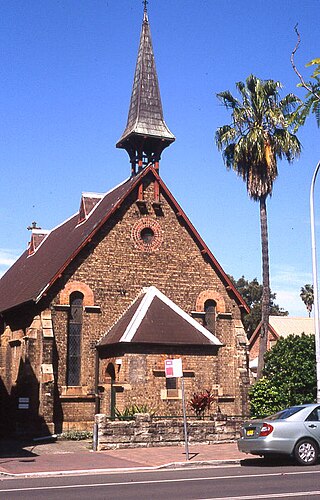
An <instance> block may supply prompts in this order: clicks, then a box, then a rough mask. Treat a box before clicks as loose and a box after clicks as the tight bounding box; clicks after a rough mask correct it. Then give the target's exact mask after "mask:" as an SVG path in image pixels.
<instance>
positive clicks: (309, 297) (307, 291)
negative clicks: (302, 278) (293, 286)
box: [300, 285, 314, 318]
mask: <svg viewBox="0 0 320 500" xmlns="http://www.w3.org/2000/svg"><path fill="white" fill-rule="evenodd" d="M300 297H301V300H302V302H303V303H304V305H305V306H306V308H307V311H308V313H309V318H310V315H311V311H312V306H313V303H314V297H313V285H304V286H302V287H301V293H300Z"/></svg>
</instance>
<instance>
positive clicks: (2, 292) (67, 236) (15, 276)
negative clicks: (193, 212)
mask: <svg viewBox="0 0 320 500" xmlns="http://www.w3.org/2000/svg"><path fill="white" fill-rule="evenodd" d="M149 174H150V175H153V176H154V178H155V179H156V180H157V181H158V183H159V186H160V189H161V190H162V192H163V194H164V195H165V196H166V197H167V199H168V201H169V203H171V205H172V207H173V209H174V210H175V212H176V214H177V216H178V217H179V218H180V220H182V221H183V222H184V224H185V226H186V227H187V229H188V231H189V233H190V234H191V236H192V237H193V239H194V240H195V241H196V243H197V245H198V246H199V248H200V250H201V252H202V254H203V255H206V258H207V259H208V260H209V261H210V262H211V265H212V266H213V267H214V269H215V271H216V272H217V274H218V275H219V276H220V278H221V280H222V281H223V283H224V284H225V286H226V288H227V290H228V291H229V293H231V294H232V295H233V296H234V298H235V300H236V302H237V303H238V305H239V307H242V308H244V310H245V311H247V312H248V311H249V308H248V306H247V304H246V302H245V301H244V299H243V298H242V297H241V295H240V294H239V292H238V291H237V290H236V288H235V286H234V285H233V283H232V282H231V280H230V278H229V277H228V275H227V274H226V273H225V272H224V270H223V269H222V267H221V266H220V264H219V263H218V261H217V260H216V259H215V257H214V256H213V254H212V253H211V251H210V250H209V248H208V247H207V246H206V244H205V243H204V241H203V240H202V238H201V237H200V235H199V234H198V232H197V231H196V229H195V228H194V226H193V225H192V223H191V222H190V220H189V219H188V217H187V216H186V214H185V213H184V212H183V210H182V209H181V207H180V205H179V204H178V203H177V201H176V200H175V198H174V197H173V195H172V194H171V192H170V191H169V189H168V188H167V186H166V185H165V184H164V182H163V180H162V179H161V178H160V176H159V175H158V173H157V171H156V169H155V168H154V167H153V166H152V165H149V166H148V167H146V168H144V169H143V170H142V171H141V172H140V173H139V174H137V175H135V176H133V177H131V178H130V179H128V180H126V181H125V182H123V183H122V184H120V185H119V186H117V187H115V188H114V189H113V190H111V191H109V192H108V193H106V194H105V195H103V196H99V198H98V199H97V201H96V203H95V204H94V207H93V208H92V210H91V211H90V213H89V214H88V215H87V216H86V217H85V218H84V219H83V218H82V217H81V213H82V210H81V207H80V212H77V213H76V214H74V215H73V216H72V217H70V218H69V219H67V220H66V221H65V222H63V223H62V224H60V225H59V226H57V227H56V228H54V229H52V230H51V231H50V232H48V234H46V235H45V237H44V239H42V240H41V244H39V246H38V247H37V248H36V249H35V251H34V252H32V253H30V252H29V250H26V251H25V252H24V253H23V254H22V255H21V257H20V258H19V259H18V260H17V261H16V262H15V263H14V264H13V265H12V266H11V267H10V268H9V269H8V271H7V272H6V273H5V274H4V275H3V276H2V278H1V279H0V312H2V313H3V312H5V311H8V310H10V309H13V308H15V307H17V306H20V305H22V304H25V303H28V302H34V303H37V302H39V301H40V300H41V298H42V297H43V296H44V294H45V293H46V292H47V291H48V290H49V288H50V287H51V286H52V285H53V284H54V283H55V282H56V280H57V279H58V278H59V277H60V276H61V274H62V273H63V272H64V270H65V269H66V267H67V266H68V265H69V264H70V263H71V262H72V261H73V260H74V259H75V258H76V256H77V255H78V254H79V252H80V251H81V250H82V249H83V248H84V247H85V246H86V245H87V244H88V243H89V241H91V239H92V238H93V237H94V236H95V234H96V233H97V232H98V231H99V229H100V228H101V227H102V226H103V225H104V224H105V223H106V222H107V221H108V220H109V219H110V217H111V216H112V214H113V213H115V212H116V211H117V210H118V209H119V208H120V206H121V205H122V204H123V203H124V202H125V200H126V199H127V198H128V196H129V195H131V194H132V192H133V191H134V189H135V188H136V187H137V186H138V185H139V183H141V181H142V179H143V178H144V177H146V176H147V175H149Z"/></svg>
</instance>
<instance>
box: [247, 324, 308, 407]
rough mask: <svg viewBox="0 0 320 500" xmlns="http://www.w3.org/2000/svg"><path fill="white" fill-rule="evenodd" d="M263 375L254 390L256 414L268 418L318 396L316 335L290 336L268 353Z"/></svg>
mask: <svg viewBox="0 0 320 500" xmlns="http://www.w3.org/2000/svg"><path fill="white" fill-rule="evenodd" d="M263 375H264V376H263V377H262V378H261V379H260V380H258V381H257V382H256V383H255V384H254V385H253V387H252V389H251V391H250V411H251V416H253V417H264V416H266V415H270V414H272V413H276V412H277V411H279V410H282V409H283V408H286V407H288V406H292V405H297V404H304V403H312V402H314V401H315V398H316V391H317V382H316V359H315V340H314V336H313V335H305V334H302V335H301V336H298V335H289V336H288V337H286V338H281V339H280V340H278V342H277V343H276V345H275V346H274V347H273V348H272V349H270V351H268V352H267V353H266V354H265V366H264V370H263Z"/></svg>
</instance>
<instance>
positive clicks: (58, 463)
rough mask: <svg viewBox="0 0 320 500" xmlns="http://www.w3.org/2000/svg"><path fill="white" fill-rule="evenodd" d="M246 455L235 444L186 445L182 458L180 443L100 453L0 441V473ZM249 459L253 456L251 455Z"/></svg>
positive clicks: (235, 459)
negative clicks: (14, 444) (22, 445)
mask: <svg viewBox="0 0 320 500" xmlns="http://www.w3.org/2000/svg"><path fill="white" fill-rule="evenodd" d="M246 457H250V455H244V454H243V453H240V452H239V451H238V449H237V444H236V443H222V444H214V445H207V444H200V445H190V446H189V461H188V462H187V461H186V455H185V448H184V446H163V447H153V448H130V449H117V450H108V451H101V452H93V451H91V450H90V444H89V443H88V442H83V441H78V442H73V441H72V442H70V441H59V440H58V441H56V442H52V443H45V444H32V445H28V446H24V447H21V446H20V448H18V449H15V448H14V446H12V445H11V447H10V443H8V442H7V443H6V442H1V441H0V476H1V475H10V476H15V477H16V476H17V475H18V476H19V475H23V476H25V475H48V474H68V473H79V474H80V473H94V472H103V471H117V470H128V469H137V468H138V469H148V468H157V467H179V466H186V465H187V466H190V465H194V466H195V465H201V464H202V465H204V464H205V463H210V464H211V465H221V464H230V463H240V460H243V459H245V458H246ZM251 457H252V458H253V456H251Z"/></svg>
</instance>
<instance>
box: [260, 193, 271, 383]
mask: <svg viewBox="0 0 320 500" xmlns="http://www.w3.org/2000/svg"><path fill="white" fill-rule="evenodd" d="M260 227H261V249H262V304H261V330H260V344H259V359H258V371H257V379H259V378H260V377H261V375H262V370H263V366H264V355H265V353H266V350H267V342H268V326H269V305H270V279H269V248H268V247H269V242H268V221H267V205H266V196H263V197H261V198H260Z"/></svg>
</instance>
